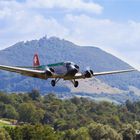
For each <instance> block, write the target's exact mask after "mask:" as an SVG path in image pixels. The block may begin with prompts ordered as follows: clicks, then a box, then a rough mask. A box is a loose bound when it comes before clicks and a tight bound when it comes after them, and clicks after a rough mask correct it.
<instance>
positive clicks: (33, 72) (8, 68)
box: [0, 65, 46, 79]
mask: <svg viewBox="0 0 140 140" xmlns="http://www.w3.org/2000/svg"><path fill="white" fill-rule="evenodd" d="M0 69H1V70H6V71H10V72H16V73H19V74H22V75H26V76H31V77H36V78H41V79H46V74H45V71H42V70H34V69H27V68H22V67H14V66H6V65H0Z"/></svg>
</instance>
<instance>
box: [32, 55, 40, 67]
mask: <svg viewBox="0 0 140 140" xmlns="http://www.w3.org/2000/svg"><path fill="white" fill-rule="evenodd" d="M33 66H34V67H37V66H40V62H39V57H38V54H35V55H34V58H33Z"/></svg>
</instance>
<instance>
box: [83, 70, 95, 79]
mask: <svg viewBox="0 0 140 140" xmlns="http://www.w3.org/2000/svg"><path fill="white" fill-rule="evenodd" d="M84 75H85V77H86V78H90V77H92V76H93V71H92V70H86V71H85V72H84Z"/></svg>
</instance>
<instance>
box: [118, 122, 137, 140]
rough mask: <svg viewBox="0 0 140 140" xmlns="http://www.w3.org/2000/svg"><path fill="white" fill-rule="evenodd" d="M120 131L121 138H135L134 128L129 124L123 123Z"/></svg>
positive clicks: (124, 139) (127, 139) (129, 139)
mask: <svg viewBox="0 0 140 140" xmlns="http://www.w3.org/2000/svg"><path fill="white" fill-rule="evenodd" d="M120 133H121V134H122V136H123V140H135V139H136V130H135V129H134V127H133V126H132V125H131V124H124V125H123V126H122V128H121V130H120Z"/></svg>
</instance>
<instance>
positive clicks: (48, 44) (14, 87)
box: [0, 37, 140, 95]
mask: <svg viewBox="0 0 140 140" xmlns="http://www.w3.org/2000/svg"><path fill="white" fill-rule="evenodd" d="M35 52H37V53H38V54H39V57H40V61H41V64H48V63H55V62H59V61H60V62H61V61H67V60H68V61H73V62H75V63H77V64H78V65H79V66H80V68H81V70H85V69H86V67H88V66H90V67H91V68H92V69H93V71H95V72H99V71H108V70H119V69H128V68H132V67H131V66H130V65H129V64H127V63H126V62H123V61H122V60H121V59H119V58H117V57H116V56H113V55H112V54H110V53H108V52H106V51H104V50H101V49H100V48H98V47H92V46H78V45H75V44H74V43H72V42H70V41H67V40H64V39H59V38H57V37H50V38H47V37H43V38H41V39H39V40H32V41H26V42H24V41H22V42H18V43H16V44H15V45H12V46H10V47H8V48H6V49H4V50H1V51H0V64H4V65H13V66H18V65H19V66H22V65H23V66H25V65H27V66H30V65H32V59H33V55H34V53H35ZM0 78H1V81H0V89H1V90H2V91H7V92H16V91H19V90H20V91H29V90H31V89H32V88H37V89H39V90H40V91H41V92H43V93H46V92H68V93H69V92H71V91H74V90H73V87H72V86H68V85H69V84H71V83H70V82H66V84H65V83H63V82H60V83H58V85H56V87H55V88H52V87H51V85H50V83H49V82H50V80H48V81H45V80H40V79H34V78H29V77H25V76H21V75H18V74H14V73H8V72H4V71H1V72H0ZM97 78H98V79H99V81H100V82H99V84H100V83H106V85H108V88H109V90H114V89H113V88H117V89H118V90H121V91H122V92H125V91H127V92H129V91H130V89H129V87H130V86H132V87H135V88H137V89H140V83H139V81H140V73H139V72H132V73H125V74H117V75H109V76H100V77H97ZM92 81H93V82H92ZM95 81H96V80H94V79H92V80H91V81H90V82H91V83H92V84H90V86H88V88H90V89H91V90H90V89H87V90H89V91H90V92H91V93H95V92H94V90H93V89H94V88H92V87H93V86H94V84H93V83H95ZM90 82H89V83H90ZM87 83H88V81H87ZM85 85H86V84H85ZM95 85H96V84H95ZM83 86H84V84H83ZM105 87H107V86H105ZM100 88H102V87H100V86H99V89H100ZM79 89H80V88H79ZM85 89H86V87H85ZM133 89H134V88H133ZM138 91H139V90H137V92H138ZM81 92H82V91H80V90H79V91H78V92H77V93H81ZM101 92H102V91H101ZM106 92H107V91H106ZM88 93H89V92H88ZM139 94H140V93H137V95H139Z"/></svg>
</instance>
